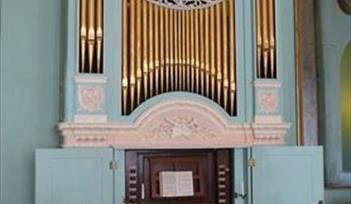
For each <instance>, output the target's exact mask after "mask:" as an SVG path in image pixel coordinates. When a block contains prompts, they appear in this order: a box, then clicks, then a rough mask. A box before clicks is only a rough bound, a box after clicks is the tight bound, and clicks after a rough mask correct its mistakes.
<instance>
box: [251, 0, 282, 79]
mask: <svg viewBox="0 0 351 204" xmlns="http://www.w3.org/2000/svg"><path fill="white" fill-rule="evenodd" d="M255 1H256V36H257V53H256V55H257V70H256V71H257V72H256V73H257V78H263V79H267V78H268V79H274V78H277V66H276V31H275V5H274V4H275V3H274V0H255Z"/></svg>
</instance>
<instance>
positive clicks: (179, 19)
mask: <svg viewBox="0 0 351 204" xmlns="http://www.w3.org/2000/svg"><path fill="white" fill-rule="evenodd" d="M182 23H183V11H182V10H179V11H178V29H179V31H178V37H179V49H178V51H179V55H178V58H179V61H178V62H179V68H178V71H179V75H178V86H179V87H178V90H179V91H181V90H182V85H183V84H182V81H183V57H184V53H183V47H184V44H183V41H184V38H183V30H184V28H183V26H182Z"/></svg>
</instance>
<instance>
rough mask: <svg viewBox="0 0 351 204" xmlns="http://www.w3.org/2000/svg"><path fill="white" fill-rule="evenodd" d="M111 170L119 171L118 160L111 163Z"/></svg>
mask: <svg viewBox="0 0 351 204" xmlns="http://www.w3.org/2000/svg"><path fill="white" fill-rule="evenodd" d="M110 169H111V170H117V169H118V164H117V161H116V160H112V161H110Z"/></svg>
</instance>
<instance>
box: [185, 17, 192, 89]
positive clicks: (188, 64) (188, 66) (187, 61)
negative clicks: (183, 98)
mask: <svg viewBox="0 0 351 204" xmlns="http://www.w3.org/2000/svg"><path fill="white" fill-rule="evenodd" d="M185 15H186V53H187V59H186V89H187V91H191V87H190V80H191V79H190V69H191V50H190V49H191V48H190V46H191V45H190V41H191V34H190V33H191V29H192V27H191V24H190V17H191V11H186V13H185Z"/></svg>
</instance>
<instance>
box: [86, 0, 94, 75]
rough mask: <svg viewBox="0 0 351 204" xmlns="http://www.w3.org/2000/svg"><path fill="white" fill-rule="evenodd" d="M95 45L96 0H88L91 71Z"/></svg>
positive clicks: (90, 70)
mask: <svg viewBox="0 0 351 204" xmlns="http://www.w3.org/2000/svg"><path fill="white" fill-rule="evenodd" d="M94 47H95V0H88V53H89V56H88V57H89V73H92V71H93V60H94Z"/></svg>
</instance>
